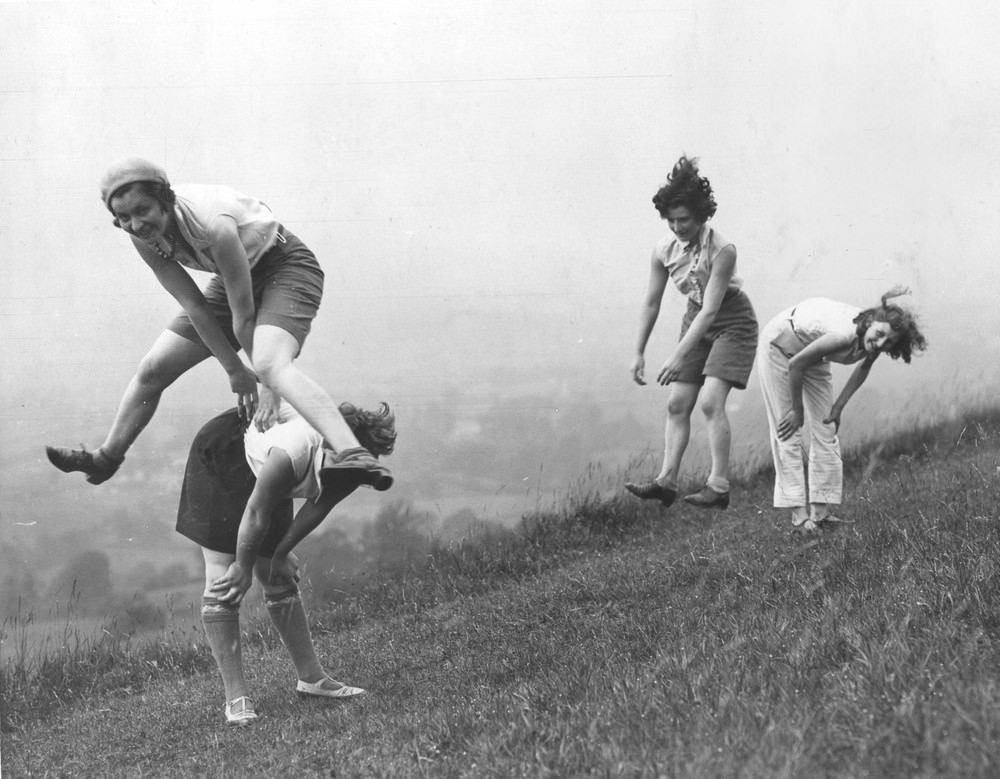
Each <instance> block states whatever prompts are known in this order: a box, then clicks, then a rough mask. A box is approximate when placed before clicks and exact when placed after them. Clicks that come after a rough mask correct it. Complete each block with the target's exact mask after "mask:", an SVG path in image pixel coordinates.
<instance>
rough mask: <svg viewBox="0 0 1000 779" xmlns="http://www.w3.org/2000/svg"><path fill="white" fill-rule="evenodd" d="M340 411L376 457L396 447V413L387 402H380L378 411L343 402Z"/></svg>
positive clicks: (356, 434) (364, 445)
mask: <svg viewBox="0 0 1000 779" xmlns="http://www.w3.org/2000/svg"><path fill="white" fill-rule="evenodd" d="M340 413H341V414H342V415H343V417H344V421H346V422H347V425H348V427H350V428H351V430H352V431H353V433H354V435H355V436H356V437H357V439H358V443H359V444H361V445H362V446H363V447H364V448H365V449H367V450H368V451H369V452H371V453H372V454H373V455H375V456H376V457H378V456H379V455H383V454H392V450H393V449H394V448H395V447H396V415H395V414H394V413H393V412H392V409H391V408H389V404H388V403H384V402H383V403H380V404H379V407H378V411H367V410H365V409H363V408H359V407H358V406H355V405H354V404H353V403H347V402H344V403H341V404H340Z"/></svg>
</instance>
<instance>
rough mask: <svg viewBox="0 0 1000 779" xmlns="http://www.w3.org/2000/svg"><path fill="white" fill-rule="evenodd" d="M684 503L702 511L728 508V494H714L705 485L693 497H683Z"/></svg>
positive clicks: (713, 491)
mask: <svg viewBox="0 0 1000 779" xmlns="http://www.w3.org/2000/svg"><path fill="white" fill-rule="evenodd" d="M684 502H685V503H690V504H691V505H692V506H697V507H698V508H702V509H725V508H729V493H728V492H716V491H715V490H713V489H712V488H711V487H709V486H708V485H707V484H706V485H705V486H704V487H702V488H701V490H700V491H699V492H696V493H694V494H693V495H685V496H684Z"/></svg>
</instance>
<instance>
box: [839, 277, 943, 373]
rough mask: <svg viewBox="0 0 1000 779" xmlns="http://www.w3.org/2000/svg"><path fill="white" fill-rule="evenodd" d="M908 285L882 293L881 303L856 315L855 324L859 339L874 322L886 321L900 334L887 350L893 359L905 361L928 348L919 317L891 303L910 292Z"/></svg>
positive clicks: (907, 361)
mask: <svg viewBox="0 0 1000 779" xmlns="http://www.w3.org/2000/svg"><path fill="white" fill-rule="evenodd" d="M909 292H910V290H909V288H908V287H893V288H892V289H890V290H889V291H888V292H886V293H885V294H883V295H882V300H881V303H880V304H879V305H877V306H875V307H873V308H866V309H865V310H864V311H862V312H861V313H860V314H858V315H857V316H856V317H854V324H855V325H856V326H857V327H856V331H857V334H858V338H859V339H863V338H864V336H865V333H866V332H867V330H868V328H869V327H871V326H872V323H873V322H885V323H887V324H888V325H889V326H890V327H891V328H892V329H893V331H894V332H896V333H897V334H898V337H897V338H896V340H895V342H894V343H893V345H892V347H891V348H889V349H888V350H887V351H886V354H888V355H889V356H890V357H892V359H894V360H895V359H898V358H900V357H902V358H903V362H905V363H909V362H910V358H911V357H912V356H913V353H914V352H922V351H924V350H925V349H926V348H927V339H926V338H925V337H924V334H923V333H921V332H920V327H919V326H918V324H917V318H916V317H915V316H914V314H913V312H911V311H907V310H906V309H905V308H903V307H902V306H899V305H897V304H895V303H890V302H889V300H891V299H892V298H898V297H900V296H901V295H907V294H909Z"/></svg>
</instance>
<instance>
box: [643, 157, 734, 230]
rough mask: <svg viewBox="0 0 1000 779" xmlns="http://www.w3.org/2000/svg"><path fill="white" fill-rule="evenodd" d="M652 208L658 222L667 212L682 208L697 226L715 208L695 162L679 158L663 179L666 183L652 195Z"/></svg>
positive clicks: (709, 191)
mask: <svg viewBox="0 0 1000 779" xmlns="http://www.w3.org/2000/svg"><path fill="white" fill-rule="evenodd" d="M653 205H654V206H655V207H656V210H657V211H659V212H660V217H661V218H662V219H666V218H667V209H670V208H677V207H678V206H684V207H686V208H688V209H690V210H691V214H692V215H693V216H694V218H695V219H697V220H698V221H699V222H700V223H701V224H704V223H705V222H707V221H708V220H709V219H711V218H712V217H713V216H715V210H716V208H718V205H717V204H716V202H715V195H714V193H713V192H712V185H711V184H710V183H709V181H708V179H707V178H705V177H704V176H702V175H701V174H699V173H698V158H697V157H695V158H693V159H688V158H687V157H686V156H682V157H681V158H680V159H679V160H677V162H676V163H675V164H674V168H673V170H671V171H670V175H668V176H667V183H666V184H664V185H663V186H662V187H660V188H659V190H657V192H656V194H655V195H653Z"/></svg>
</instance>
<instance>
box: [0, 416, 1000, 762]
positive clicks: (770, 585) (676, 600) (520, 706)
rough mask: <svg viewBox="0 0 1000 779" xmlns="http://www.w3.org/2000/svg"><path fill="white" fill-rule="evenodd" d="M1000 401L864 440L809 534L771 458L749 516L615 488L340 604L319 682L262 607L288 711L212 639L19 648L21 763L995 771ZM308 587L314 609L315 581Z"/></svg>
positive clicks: (14, 692) (257, 635) (15, 676)
mask: <svg viewBox="0 0 1000 779" xmlns="http://www.w3.org/2000/svg"><path fill="white" fill-rule="evenodd" d="M998 466H1000V424H998V423H997V420H996V418H987V417H982V418H980V419H979V420H968V421H966V422H963V423H958V424H955V425H945V426H940V427H937V428H934V429H928V430H925V431H920V432H919V433H915V434H912V435H909V436H905V437H901V438H897V439H895V440H893V441H890V442H887V443H885V444H884V445H882V446H881V447H880V448H878V449H875V450H870V451H866V452H859V453H857V455H856V456H855V457H854V458H853V459H852V461H851V463H850V468H849V471H850V472H849V476H848V483H849V485H850V487H849V490H848V495H847V496H846V501H845V503H846V506H845V511H844V514H845V515H847V516H850V517H851V518H852V519H854V520H855V522H854V524H852V525H849V526H843V527H840V528H838V529H837V530H834V531H826V532H823V533H821V534H819V535H816V536H799V535H792V534H790V533H789V532H788V531H789V527H788V525H787V520H786V518H785V517H784V516H783V515H781V514H779V513H778V512H776V511H774V510H773V509H772V508H770V492H771V484H770V477H769V475H767V474H763V475H761V477H760V478H758V479H753V480H751V483H750V484H746V485H743V486H742V487H741V488H740V489H739V490H738V491H737V492H736V493H734V497H735V500H734V505H733V507H731V508H730V509H729V510H728V511H726V512H717V513H699V512H697V511H696V510H695V509H692V508H688V507H686V506H680V507H674V508H671V509H669V510H667V511H660V510H659V509H657V508H655V507H649V506H645V505H640V504H639V503H637V502H636V501H634V500H632V499H630V498H628V497H623V496H612V497H610V498H599V497H596V493H595V494H588V493H587V487H586V482H584V486H583V487H580V488H579V490H578V491H577V494H576V495H574V496H571V497H569V498H568V499H567V502H566V505H565V506H564V508H563V509H562V510H561V512H559V514H551V515H544V516H538V517H531V518H528V519H526V520H525V523H524V527H523V532H521V533H519V534H516V535H515V534H510V535H507V534H504V535H500V536H494V537H492V538H489V539H487V540H485V541H483V542H481V543H478V544H472V543H467V544H464V545H462V546H458V547H455V546H452V547H450V548H447V549H440V550H437V551H436V552H435V553H434V554H433V555H432V556H430V557H429V558H427V560H426V561H425V562H424V563H423V564H420V565H412V566H411V568H410V570H408V571H404V572H400V573H399V574H398V575H397V576H395V577H392V578H387V579H383V580H380V581H369V582H367V583H359V585H358V587H357V589H356V591H355V592H354V593H353V594H352V596H351V598H350V599H348V600H347V601H346V602H344V603H342V604H340V605H338V606H337V607H336V608H333V609H328V610H323V609H322V608H319V607H318V605H317V604H315V603H313V604H311V605H312V618H313V624H314V632H315V635H316V639H317V645H318V647H319V651H320V655H321V657H322V658H323V659H324V661H325V662H326V664H327V667H328V669H329V670H330V671H331V672H332V673H333V674H334V675H335V676H337V677H338V678H340V679H342V680H343V681H346V682H349V683H352V684H357V685H361V686H363V687H366V688H367V689H368V690H369V691H370V694H369V695H368V696H367V697H365V698H363V699H361V700H359V701H355V702H352V703H349V704H346V705H345V704H332V705H329V704H324V703H321V702H320V703H318V702H315V701H304V700H299V699H298V698H297V697H296V695H295V693H294V684H295V678H294V672H293V671H292V669H291V665H290V663H289V662H288V660H287V658H286V657H285V655H284V652H283V649H282V648H281V646H280V645H279V644H278V642H277V641H276V639H275V638H274V636H273V635H272V634H271V633H270V631H268V630H267V629H265V628H264V627H262V626H261V625H248V626H247V632H248V636H247V637H248V642H247V644H248V646H247V647H246V650H245V662H246V665H247V667H248V671H249V677H250V679H251V682H252V685H253V688H254V690H255V696H256V700H257V702H258V708H259V710H260V711H261V712H262V713H263V715H264V716H263V718H262V719H261V720H260V721H259V722H258V723H256V724H255V725H254V726H253V727H250V728H247V729H243V730H233V729H229V728H227V727H226V725H225V724H224V722H223V717H222V710H221V705H222V692H221V683H220V682H219V681H218V679H217V678H216V674H215V671H214V668H213V667H212V664H211V658H210V656H208V654H207V649H206V648H205V647H204V645H203V643H202V644H200V645H199V644H197V643H193V644H188V645H176V646H166V645H154V646H151V647H149V648H146V649H139V648H129V647H124V648H123V647H120V646H110V647H108V646H105V647H100V646H97V647H95V646H89V647H81V648H79V649H77V650H76V651H74V652H70V653H69V654H68V655H67V656H65V657H64V658H63V659H62V660H61V661H60V663H58V664H57V665H54V666H52V667H42V665H40V664H37V663H36V664H34V665H33V664H32V663H30V662H28V660H27V659H24V658H22V659H20V660H18V658H16V655H15V657H14V658H13V659H12V658H11V657H7V658H5V661H4V662H5V665H4V674H3V684H4V689H3V697H4V702H5V704H4V705H5V710H4V731H5V732H4V733H3V756H2V757H3V770H4V776H5V777H7V776H9V777H16V776H48V775H52V776H101V777H114V776H171V777H174V776H221V775H224V774H225V775H230V774H232V775H242V776H276V775H282V776H285V775H297V776H324V777H333V776H335V777H353V776H360V777H366V776H404V777H405V776H434V777H441V776H444V777H449V776H455V777H460V776H469V777H480V776H496V777H507V776H560V777H561V776H748V777H756V776H769V777H770V776H778V777H780V776H789V777H793V776H794V777H799V776H810V775H811V776H844V777H866V776H871V777H886V776H907V777H913V776H941V777H955V776H983V777H986V776H995V775H997V773H998V772H1000V759H998V758H997V757H996V755H997V754H998V744H997V740H998V737H1000V676H998V671H997V669H998V668H1000V619H998V607H1000V576H998V569H997V566H998V561H1000V525H998V523H1000V512H998V510H997V507H996V496H997V482H998ZM307 605H308V604H307Z"/></svg>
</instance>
